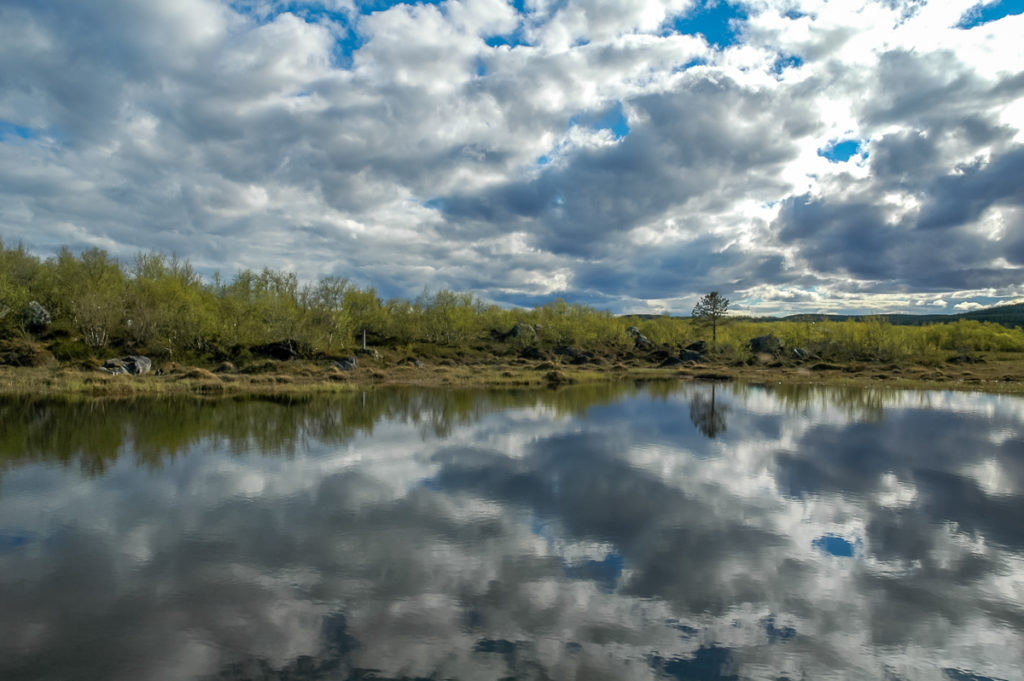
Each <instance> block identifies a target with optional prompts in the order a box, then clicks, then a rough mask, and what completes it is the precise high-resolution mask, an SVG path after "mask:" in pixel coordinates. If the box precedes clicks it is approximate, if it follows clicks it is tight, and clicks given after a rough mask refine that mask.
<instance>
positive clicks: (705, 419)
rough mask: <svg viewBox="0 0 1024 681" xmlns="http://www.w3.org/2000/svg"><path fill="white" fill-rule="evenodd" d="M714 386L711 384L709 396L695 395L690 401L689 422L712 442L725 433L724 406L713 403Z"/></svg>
mask: <svg viewBox="0 0 1024 681" xmlns="http://www.w3.org/2000/svg"><path fill="white" fill-rule="evenodd" d="M715 387H716V386H715V384H714V383H712V384H711V396H710V397H708V396H707V395H705V394H704V393H696V394H695V395H694V396H693V398H692V399H691V400H690V420H691V421H693V425H695V426H696V427H697V430H699V431H700V432H701V433H703V434H704V436H705V437H708V438H711V439H712V440H714V439H715V438H716V437H718V435H719V434H721V433H724V432H725V412H726V406H725V405H721V404H717V403H716V402H715Z"/></svg>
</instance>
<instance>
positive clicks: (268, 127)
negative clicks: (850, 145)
mask: <svg viewBox="0 0 1024 681" xmlns="http://www.w3.org/2000/svg"><path fill="white" fill-rule="evenodd" d="M973 4H974V3H973V2H968V1H963V0H961V1H957V2H948V3H917V2H906V3H897V2H872V1H869V0H861V1H859V2H852V3H845V2H844V3H835V2H823V1H817V0H806V1H804V2H799V3H793V2H786V3H782V2H778V3H777V2H770V1H768V0H758V1H757V2H749V3H745V4H744V7H745V9H746V12H747V14H748V15H749V19H747V20H746V21H742V22H740V24H739V26H740V27H741V32H740V34H739V35H740V37H741V42H740V43H739V44H737V45H734V46H731V47H729V48H728V49H725V50H724V51H723V50H718V49H716V48H713V47H709V46H708V44H707V42H706V41H705V40H704V39H703V38H701V37H699V36H681V35H678V34H676V33H674V32H673V31H671V30H670V28H671V25H672V20H673V18H674V17H676V16H679V15H680V14H683V13H685V12H687V11H689V10H690V9H691V6H692V3H691V2H689V1H688V0H670V1H668V2H657V1H655V0H614V1H608V2H604V1H602V2H594V1H591V0H572V1H571V2H569V3H565V4H558V5H553V4H547V3H543V2H537V3H527V5H526V11H525V12H524V13H519V12H517V11H516V10H515V9H514V8H513V7H512V5H510V4H507V3H504V2H500V1H499V0H463V1H461V2H459V1H456V0H448V1H447V2H444V3H441V4H440V5H429V4H428V5H415V6H413V5H403V4H397V5H394V6H390V7H386V8H384V9H382V10H379V11H375V12H371V13H366V14H363V13H361V12H360V10H358V9H357V8H356V7H355V6H354V5H353V4H351V3H349V2H341V1H336V2H335V1H332V2H305V3H297V4H296V3H289V4H287V5H285V4H283V3H278V2H271V1H269V0H268V1H265V2H255V1H254V2H248V3H232V4H228V3H226V2H215V1H214V0H192V1H190V2H177V3H171V2H154V3H144V4H139V3H131V2H127V1H125V0H102V1H100V0H97V1H96V2H90V3H77V2H70V1H69V2H63V3H55V5H54V7H53V9H52V10H43V9H41V8H40V7H39V6H38V4H37V3H33V2H29V1H28V0H16V1H12V2H8V3H6V4H5V5H4V6H3V7H2V8H0V59H2V60H3V63H4V64H5V65H8V66H7V68H5V69H4V70H3V73H0V137H2V139H0V149H2V150H3V152H4V153H3V154H2V155H0V178H2V179H3V182H2V184H0V205H2V206H3V207H2V208H0V219H2V220H3V235H4V238H5V241H10V242H17V241H19V240H20V241H22V242H24V243H25V245H26V246H28V247H29V248H31V249H33V250H35V251H37V252H38V253H40V254H42V255H49V254H51V253H52V252H53V251H54V250H55V248H57V247H58V246H60V245H61V244H65V243H66V244H68V245H69V246H71V247H72V248H74V249H78V248H83V247H86V246H90V245H101V246H103V247H105V248H108V249H109V250H111V251H112V252H113V254H114V255H117V256H129V255H131V254H132V253H134V252H136V251H138V250H140V249H157V250H164V251H175V252H177V253H179V254H181V255H183V256H186V257H189V258H190V259H192V260H193V261H194V262H196V263H197V265H199V266H201V267H202V268H203V270H204V271H207V272H209V271H212V270H214V269H220V270H223V271H225V272H231V271H233V270H234V269H235V268H237V267H245V266H248V267H263V266H271V267H280V266H283V264H284V263H292V264H293V265H294V267H295V269H296V271H297V272H299V273H300V274H301V275H303V276H308V277H314V276H316V275H318V274H323V273H327V272H330V271H336V272H337V273H339V274H343V275H345V276H350V277H351V278H353V279H355V280H357V281H362V282H364V283H372V284H375V285H377V286H378V288H379V289H380V290H382V291H385V292H387V293H389V294H401V295H406V296H413V295H415V294H416V293H417V292H418V291H419V290H420V289H422V287H423V286H424V285H430V286H437V285H439V284H442V282H443V284H442V285H447V286H451V287H455V288H465V289H468V288H472V289H474V290H475V291H477V292H478V293H480V294H481V295H483V297H485V298H490V299H494V300H499V301H503V302H506V303H516V302H526V301H531V300H533V296H536V295H546V294H547V293H554V292H556V291H557V292H558V293H559V295H565V296H566V297H568V298H576V297H579V298H580V299H584V300H586V299H588V297H590V298H592V299H594V300H599V301H600V302H601V304H602V305H607V306H611V307H613V308H615V309H625V308H631V307H638V308H646V307H648V306H650V305H655V306H657V307H661V306H663V305H665V304H666V301H670V302H668V304H669V305H670V306H671V307H672V309H673V311H675V312H686V311H688V310H689V308H690V307H691V306H692V300H693V298H694V297H695V296H696V295H697V294H698V293H700V292H702V291H705V290H708V289H711V288H718V289H719V290H722V291H725V292H727V293H729V294H731V295H732V297H733V299H734V301H735V302H736V303H737V305H741V306H749V307H750V308H751V309H760V310H762V311H764V312H773V311H778V312H789V311H802V310H804V309H805V308H803V307H800V308H799V309H793V308H789V307H787V306H786V304H785V302H786V301H785V300H784V298H788V299H789V300H790V301H793V300H795V298H794V296H793V295H791V294H793V293H800V292H804V293H806V292H808V291H811V290H812V289H813V297H814V298H815V299H816V301H815V302H814V303H813V304H815V305H822V306H827V307H830V308H834V309H838V310H842V309H843V307H844V306H845V305H852V304H856V305H862V306H867V307H872V308H875V309H907V308H908V306H909V307H913V303H912V302H911V303H906V302H900V301H913V300H917V299H922V298H923V297H925V296H928V295H930V296H932V297H933V298H934V296H935V294H936V292H937V291H938V292H941V293H943V294H946V295H947V297H948V295H953V294H963V293H965V292H969V291H977V290H990V291H991V294H990V297H991V298H996V299H1000V298H1002V299H1011V298H1013V297H1019V296H1020V295H1022V294H1024V288H1022V286H1021V284H1020V283H1019V277H1017V276H1015V272H1016V271H1017V269H1018V268H1019V267H1020V266H1021V265H1024V242H1022V241H1021V239H1020V238H1019V236H1018V234H1019V233H1020V230H1019V229H1017V227H1018V226H1019V225H1018V224H1017V223H1018V222H1019V219H1020V214H1021V211H1020V210H1019V206H1020V205H1021V204H1022V203H1024V198H1022V196H1021V194H1020V192H1019V190H1016V189H1014V188H1013V183H1012V181H1011V180H1010V178H1011V177H1012V176H1013V173H1015V172H1016V171H1017V170H1018V169H1019V165H1018V164H1019V163H1020V161H1019V159H1020V158H1021V148H1022V147H1021V140H1022V134H1024V133H1022V130H1024V119H1022V116H1021V115H1020V111H1019V108H1020V107H1019V102H1020V100H1021V95H1022V94H1024V80H1022V78H1024V77H1022V76H1021V75H1020V73H1019V70H1016V67H1015V66H1014V65H1017V64H1021V63H1024V43H1022V41H1020V40H1018V39H1017V38H1016V36H1018V35H1020V34H1021V31H1022V30H1024V28H1022V26H1024V23H1022V22H1024V17H1022V16H1016V17H1007V18H1004V19H1001V20H999V21H993V22H990V23H987V24H983V25H981V26H978V27H975V28H972V29H970V30H962V29H957V28H955V24H956V23H957V22H958V21H959V18H960V17H961V16H962V15H963V14H964V12H965V11H966V10H967V9H969V8H970V7H971V6H973ZM285 10H289V11H285ZM791 10H798V11H799V12H800V13H801V14H794V13H793V12H792V11H791ZM110 16H117V17H118V21H116V22H111V21H108V20H107V17H110ZM496 35H500V36H505V37H506V38H507V39H508V41H510V42H512V43H513V44H512V45H499V46H496V47H491V46H489V45H488V44H487V42H485V41H486V40H487V39H490V38H492V37H493V36H496ZM517 42H520V43H523V44H515V43H517ZM790 57H798V58H799V60H798V61H794V62H791V63H789V66H783V65H782V63H781V62H779V59H780V58H790ZM620 111H621V113H622V114H623V115H624V116H625V123H626V125H628V127H629V132H628V134H627V135H625V137H621V139H615V137H616V136H615V135H613V134H612V133H611V131H610V129H611V128H612V126H614V125H619V124H620V123H621V122H620V121H617V120H616V118H615V117H616V116H617V112H620ZM2 126H6V127H2ZM8 128H9V129H10V130H11V131H12V132H6V130H7V129H8ZM844 140H857V141H860V142H861V145H862V146H861V152H862V153H861V154H860V155H857V156H854V157H852V158H850V159H849V160H846V161H840V162H832V161H830V160H829V159H827V158H825V157H824V156H822V155H821V153H819V152H820V150H823V149H827V148H829V146H830V145H832V144H835V143H836V142H840V141H844ZM542 157H544V161H546V163H539V162H538V159H541V158H542ZM804 205H806V206H807V210H806V211H804V212H803V213H802V214H800V215H798V213H799V212H800V211H796V210H795V208H794V207H798V206H804ZM808 215H809V216H812V217H813V219H814V220H815V221H816V222H808V223H806V224H804V223H801V222H799V220H802V219H804V218H805V217H806V216H808ZM794 220H797V221H798V222H794ZM936 230H937V231H936ZM982 232H984V235H985V238H983V239H979V238H977V234H979V233H982ZM503 234H516V235H517V240H518V243H520V244H521V250H522V251H523V252H524V254H523V255H522V257H519V258H518V259H517V262H516V263H514V264H509V263H506V261H505V257H506V256H505V254H503V253H498V252H495V250H494V249H493V248H492V247H491V245H492V244H494V243H495V240H496V239H500V238H501V235H503ZM398 244H401V247H396V246H397V245H398ZM936 244H938V247H937V248H936ZM936 256H937V257H936ZM1000 258H1001V259H1000ZM683 264H686V266H684V267H682V268H681V267H680V266H681V265H683ZM509 268H511V269H509ZM541 282H544V283H543V285H541ZM811 282H813V283H811ZM560 287H562V288H560ZM758 287H760V288H758ZM755 289H758V290H762V289H763V290H764V291H768V290H776V291H787V292H789V293H786V294H785V295H784V296H782V297H780V296H777V295H776V296H774V297H772V296H767V297H763V298H761V299H760V300H757V301H755V300H753V299H750V300H745V299H744V295H749V293H746V292H750V291H754V290H755ZM887 291H888V292H894V291H899V292H900V294H901V295H900V296H893V295H885V293H886V292H887ZM851 296H854V297H855V298H856V302H854V301H852V300H851ZM771 300H776V301H777V303H778V304H777V305H775V306H772V304H771V303H770V301H771Z"/></svg>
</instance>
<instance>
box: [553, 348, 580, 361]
mask: <svg viewBox="0 0 1024 681" xmlns="http://www.w3.org/2000/svg"><path fill="white" fill-rule="evenodd" d="M553 352H554V353H555V354H556V355H562V356H564V357H568V358H569V359H576V358H577V357H579V356H580V355H581V354H583V351H582V350H580V349H579V348H577V347H576V346H575V345H559V346H556V347H555V349H554V350H553Z"/></svg>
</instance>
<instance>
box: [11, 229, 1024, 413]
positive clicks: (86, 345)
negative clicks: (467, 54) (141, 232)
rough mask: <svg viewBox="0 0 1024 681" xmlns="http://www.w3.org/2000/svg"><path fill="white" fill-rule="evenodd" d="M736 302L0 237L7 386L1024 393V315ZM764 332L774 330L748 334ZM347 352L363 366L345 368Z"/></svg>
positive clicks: (216, 389) (150, 389)
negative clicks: (371, 281)
mask: <svg viewBox="0 0 1024 681" xmlns="http://www.w3.org/2000/svg"><path fill="white" fill-rule="evenodd" d="M722 300H723V301H724V303H725V304H724V305H722V304H719V305H717V306H713V307H712V308H709V309H710V312H709V314H710V313H714V314H710V319H711V320H712V321H713V322H714V323H713V324H710V325H709V324H707V323H702V321H703V322H706V321H708V319H707V317H708V315H703V316H704V317H705V319H703V320H702V319H701V315H697V316H696V317H695V318H693V319H691V318H673V317H653V318H652V317H630V316H615V315H612V314H611V313H608V312H605V311H600V310H596V309H594V308H591V307H588V306H585V305H578V304H573V303H568V302H565V301H564V300H554V301H552V302H550V303H548V304H546V305H543V306H540V307H536V308H534V309H505V308H501V307H498V306H496V305H487V304H484V303H483V302H481V301H480V300H479V299H477V298H476V297H475V296H473V295H471V294H467V293H457V292H453V291H449V290H441V291H436V292H431V291H427V290H425V291H424V292H423V293H422V294H421V295H420V296H419V297H418V298H417V299H416V300H412V301H410V300H403V299H397V298H393V299H389V300H384V299H382V298H381V297H380V296H378V295H377V293H376V291H375V290H374V289H373V288H363V287H360V286H357V285H355V284H353V283H352V282H350V281H348V280H345V279H341V278H333V277H330V278H324V279H321V280H319V281H317V282H316V283H312V284H302V283H300V282H299V279H298V277H297V276H296V275H295V274H294V273H291V272H283V271H275V270H270V269H264V270H262V271H260V272H254V271H250V270H245V271H242V272H239V273H237V274H236V275H234V277H232V278H231V279H230V280H227V279H224V278H222V277H220V276H215V277H213V278H212V279H211V280H205V279H203V278H202V277H200V276H199V275H198V274H197V273H196V272H195V271H194V269H193V268H192V266H191V265H190V264H189V263H188V262H186V261H183V260H179V259H177V258H174V257H166V256H163V255H160V254H152V253H146V254H140V255H138V256H137V257H136V258H135V259H134V260H133V261H132V262H131V263H128V264H122V263H120V262H118V261H116V260H114V259H112V258H111V257H109V256H108V255H107V254H106V253H105V252H104V251H102V250H97V249H93V250H88V251H85V252H83V253H82V254H80V255H75V254H73V253H71V252H70V251H69V250H68V249H63V250H62V251H61V252H60V253H58V254H57V256H55V257H53V258H50V259H46V260H42V259H40V258H37V257H35V256H33V255H32V254H30V253H28V252H27V251H25V250H24V249H23V248H21V247H14V248H8V247H5V246H4V245H3V243H2V242H0V365H3V367H4V368H3V369H0V392H8V393H11V392H33V391H35V392H86V393H95V394H105V393H110V392H114V393H120V392H128V393H134V392H145V393H150V392H196V391H199V392H204V391H205V392H232V391H252V390H259V391H289V390H303V391H308V390H346V389H351V387H352V386H353V385H367V384H377V383H409V384H426V385H436V384H455V385H462V384H486V385H544V384H559V383H563V382H589V381H599V380H608V379H610V378H624V377H628V378H639V379H646V378H652V377H657V376H662V377H664V376H684V377H685V376H690V377H694V378H708V377H720V378H743V379H746V380H772V381H776V380H784V381H812V380H817V381H820V380H823V379H824V378H828V380H833V381H842V380H844V377H847V378H849V377H860V378H862V379H870V380H881V379H886V380H891V381H894V382H897V383H899V384H907V385H917V384H918V383H923V384H926V385H933V384H935V383H939V384H942V383H951V382H959V383H962V384H967V385H973V384H980V385H983V386H985V389H1001V390H1011V391H1017V392H1020V391H1024V388H1022V387H1018V386H1020V384H1021V383H1022V382H1024V372H1022V370H1021V369H1022V368H1024V331H1022V330H1021V329H1020V328H1019V327H1014V328H1011V327H1009V326H1004V325H1000V324H997V323H992V322H985V321H977V320H968V319H958V320H956V321H954V322H949V323H933V324H929V325H924V326H910V325H898V324H893V323H891V322H890V320H889V319H888V318H886V317H882V316H877V317H869V318H864V319H848V320H843V321H832V320H828V319H823V320H815V319H803V320H752V319H747V318H742V317H739V318H737V317H732V318H727V317H726V316H725V311H726V309H727V303H728V301H725V300H724V299H722ZM698 307H700V305H698ZM705 307H707V306H705ZM695 309H696V308H695ZM718 311H721V314H717V312H718ZM757 337H769V338H770V339H771V340H772V342H771V343H769V344H768V345H767V346H762V347H759V346H758V345H757V344H751V342H750V341H751V339H753V338H757ZM364 338H365V342H366V344H367V346H368V348H369V349H367V350H365V351H364V350H363V342H364ZM712 339H714V343H711V341H712ZM764 347H767V348H769V349H768V351H765V350H764ZM122 355H145V356H147V357H149V358H151V359H152V360H153V366H154V372H153V374H156V375H149V376H141V377H139V376H110V375H106V374H104V373H102V372H101V371H99V367H101V366H102V363H103V362H104V360H107V359H110V358H112V357H117V356H122ZM349 357H355V358H357V359H358V366H357V368H353V367H348V368H349V369H351V370H345V368H344V367H340V366H339V365H336V364H335V360H341V359H343V358H349ZM15 367H16V369H15Z"/></svg>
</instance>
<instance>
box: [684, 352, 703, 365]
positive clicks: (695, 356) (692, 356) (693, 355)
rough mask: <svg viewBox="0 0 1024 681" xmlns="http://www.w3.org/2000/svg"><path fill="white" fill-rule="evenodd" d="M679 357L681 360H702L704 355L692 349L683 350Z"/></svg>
mask: <svg viewBox="0 0 1024 681" xmlns="http://www.w3.org/2000/svg"><path fill="white" fill-rule="evenodd" d="M679 359H680V361H683V362H703V361H704V355H702V354H700V353H699V352H694V351H693V350H683V351H682V352H681V353H679Z"/></svg>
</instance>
